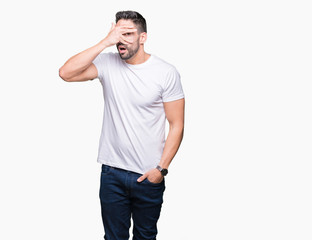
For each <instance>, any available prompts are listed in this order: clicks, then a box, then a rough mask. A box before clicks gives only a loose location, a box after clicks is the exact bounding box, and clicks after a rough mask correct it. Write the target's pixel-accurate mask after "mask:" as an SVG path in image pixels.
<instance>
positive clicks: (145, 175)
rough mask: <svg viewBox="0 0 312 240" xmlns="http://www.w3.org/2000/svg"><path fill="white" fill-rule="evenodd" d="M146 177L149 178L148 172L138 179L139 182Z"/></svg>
mask: <svg viewBox="0 0 312 240" xmlns="http://www.w3.org/2000/svg"><path fill="white" fill-rule="evenodd" d="M145 178H147V174H146V173H145V174H143V175H142V176H141V177H139V178H138V179H137V181H138V182H142V181H143V180H144V179H145Z"/></svg>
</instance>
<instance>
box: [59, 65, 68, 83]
mask: <svg viewBox="0 0 312 240" xmlns="http://www.w3.org/2000/svg"><path fill="white" fill-rule="evenodd" d="M59 76H60V78H62V79H63V80H64V81H65V82H70V79H69V78H68V77H67V76H66V72H65V70H64V68H63V67H61V68H60V69H59Z"/></svg>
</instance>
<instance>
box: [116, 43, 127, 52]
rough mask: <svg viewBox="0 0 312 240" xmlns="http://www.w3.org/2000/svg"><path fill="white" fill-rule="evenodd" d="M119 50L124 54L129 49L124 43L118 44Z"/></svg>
mask: <svg viewBox="0 0 312 240" xmlns="http://www.w3.org/2000/svg"><path fill="white" fill-rule="evenodd" d="M118 51H119V53H120V54H124V53H125V52H126V51H127V48H126V47H125V46H123V45H119V46H118Z"/></svg>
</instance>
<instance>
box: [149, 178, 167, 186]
mask: <svg viewBox="0 0 312 240" xmlns="http://www.w3.org/2000/svg"><path fill="white" fill-rule="evenodd" d="M145 181H146V182H147V183H148V184H151V185H161V184H163V183H164V181H165V178H163V180H162V181H161V182H160V183H153V182H151V181H150V180H148V178H145Z"/></svg>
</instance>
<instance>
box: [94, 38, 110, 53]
mask: <svg viewBox="0 0 312 240" xmlns="http://www.w3.org/2000/svg"><path fill="white" fill-rule="evenodd" d="M97 45H98V46H99V47H100V48H101V51H103V50H104V49H105V48H108V47H109V46H111V44H109V42H107V40H106V38H104V39H103V40H101V41H100V42H99V43H98V44H97Z"/></svg>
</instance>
